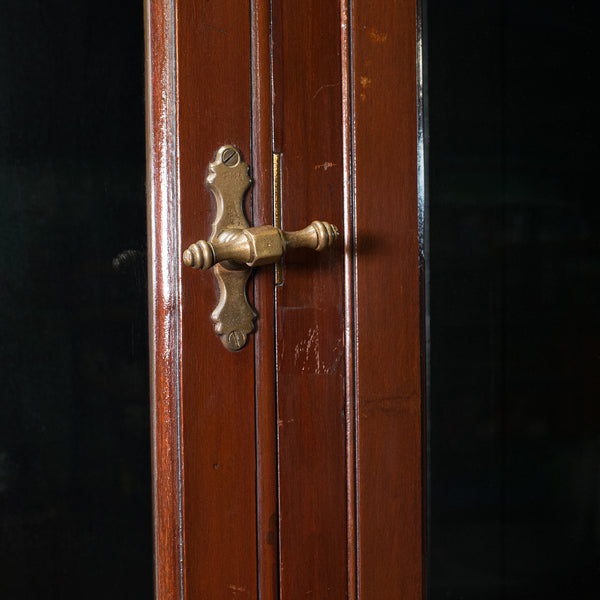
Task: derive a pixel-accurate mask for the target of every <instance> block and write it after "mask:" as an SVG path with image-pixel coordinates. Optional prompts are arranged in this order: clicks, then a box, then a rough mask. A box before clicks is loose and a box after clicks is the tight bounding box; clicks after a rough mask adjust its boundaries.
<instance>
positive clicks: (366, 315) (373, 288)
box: [352, 0, 423, 600]
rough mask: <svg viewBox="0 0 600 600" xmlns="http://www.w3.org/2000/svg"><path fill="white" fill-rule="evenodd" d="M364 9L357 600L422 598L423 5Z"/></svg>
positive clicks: (359, 24) (355, 29) (356, 24)
mask: <svg viewBox="0 0 600 600" xmlns="http://www.w3.org/2000/svg"><path fill="white" fill-rule="evenodd" d="M389 8H390V7H389V3H387V2H383V1H382V0H380V1H377V2H373V1H369V2H367V1H365V0H355V1H354V2H353V23H352V36H353V46H352V49H353V54H352V55H353V64H352V79H353V82H354V86H353V87H354V89H353V91H352V92H353V96H352V102H353V106H354V115H353V124H354V174H353V178H354V189H355V235H356V248H355V249H356V252H355V259H354V260H355V273H356V281H355V293H356V345H355V352H356V355H355V358H356V391H357V400H356V414H357V432H356V438H357V447H356V462H357V488H358V489H357V492H358V493H357V514H358V522H357V526H358V555H357V560H358V597H359V598H361V600H379V599H381V598H402V599H404V600H408V599H416V598H421V597H422V579H423V569H422V555H423V543H422V532H423V523H422V521H423V513H422V498H423V496H422V494H423V489H422V475H421V474H422V468H423V449H422V448H423V445H422V411H423V404H422V391H421V368H422V366H421V355H420V348H421V344H420V341H421V332H420V303H419V298H420V278H419V268H420V265H419V259H420V253H421V251H422V248H421V246H420V239H419V232H420V226H421V224H422V221H421V219H422V214H421V213H420V208H419V194H418V153H417V152H418V131H417V122H418V121H417V117H418V115H417V106H418V94H417V70H416V67H417V56H416V52H417V38H416V25H417V15H416V10H415V8H416V6H415V2H414V1H412V0H398V1H397V2H395V3H394V9H393V10H390V9H389Z"/></svg>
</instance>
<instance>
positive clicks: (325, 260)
mask: <svg viewBox="0 0 600 600" xmlns="http://www.w3.org/2000/svg"><path fill="white" fill-rule="evenodd" d="M272 27H273V62H274V73H273V81H274V99H275V101H274V114H275V119H274V126H275V137H274V144H275V151H276V152H280V153H281V160H282V190H283V193H282V224H283V228H284V229H286V230H294V229H298V228H300V227H303V226H304V225H305V224H306V223H309V222H310V221H312V220H313V219H323V220H326V221H328V222H330V223H334V224H338V225H341V224H342V223H343V190H342V187H343V178H342V164H343V158H342V132H341V123H342V115H341V106H342V102H341V96H342V77H341V63H340V10H339V6H338V5H337V4H336V3H331V2H319V1H311V2H304V3H299V2H294V1H289V0H283V1H280V2H276V3H274V4H273V25H272ZM343 264H344V262H343V245H342V244H336V245H335V246H334V247H332V248H331V249H330V250H329V251H327V252H324V253H320V254H316V255H315V254H311V253H309V252H307V251H301V250H298V251H296V252H295V253H291V252H290V253H289V254H288V255H286V257H285V260H284V269H283V285H282V286H281V287H279V288H277V361H278V363H277V382H278V387H277V407H278V415H277V418H278V432H279V433H278V450H279V455H278V456H279V474H280V479H279V508H280V516H279V518H280V558H281V565H280V586H281V597H282V598H286V599H288V600H292V599H300V598H302V599H305V598H310V597H314V598H323V599H326V598H331V599H334V598H345V597H346V594H347V587H348V586H347V566H346V565H347V563H346V559H347V553H348V552H347V539H346V535H347V534H346V450H345V448H346V431H345V427H346V419H345V394H344V382H345V362H344V357H345V355H344V339H343V338H344V269H343Z"/></svg>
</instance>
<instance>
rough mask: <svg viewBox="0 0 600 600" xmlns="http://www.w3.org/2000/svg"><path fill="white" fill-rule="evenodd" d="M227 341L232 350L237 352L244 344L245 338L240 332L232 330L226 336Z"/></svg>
mask: <svg viewBox="0 0 600 600" xmlns="http://www.w3.org/2000/svg"><path fill="white" fill-rule="evenodd" d="M227 341H228V342H229V345H230V346H231V347H232V348H234V349H235V350H239V349H240V348H241V347H242V346H243V345H244V344H245V343H246V336H245V335H244V334H243V333H242V332H241V331H237V330H236V329H234V330H233V331H232V332H231V333H230V334H229V335H228V336H227Z"/></svg>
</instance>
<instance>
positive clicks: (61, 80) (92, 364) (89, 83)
mask: <svg viewBox="0 0 600 600" xmlns="http://www.w3.org/2000/svg"><path fill="white" fill-rule="evenodd" d="M143 70H144V63H143V13H142V2H141V1H140V2H120V1H117V0H106V1H104V2H101V3H98V2H69V1H65V0H62V1H59V2H30V1H26V2H25V1H10V0H0V278H1V279H0V282H1V283H0V315H1V318H0V365H2V367H1V368H2V386H1V392H0V394H1V397H2V399H1V402H0V598H7V599H9V598H21V599H32V600H33V599H36V600H38V599H40V598H56V599H61V600H63V599H68V598H85V599H90V598H98V599H102V600H106V599H107V598H140V599H141V598H151V597H152V521H151V486H150V456H149V448H150V443H149V406H148V367H147V363H148V359H147V333H146V331H147V325H146V321H147V317H146V276H145V273H146V268H145V260H146V259H145V244H146V240H145V227H146V226H145V201H144V170H145V167H144V153H145V152H144V99H143V94H144V83H143Z"/></svg>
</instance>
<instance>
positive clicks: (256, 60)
mask: <svg viewBox="0 0 600 600" xmlns="http://www.w3.org/2000/svg"><path fill="white" fill-rule="evenodd" d="M270 4H271V3H270V2H269V1H268V0H254V1H253V2H252V33H251V38H252V65H251V67H252V167H253V175H254V187H253V190H252V198H253V202H252V209H253V211H252V214H253V223H254V224H255V225H263V224H273V203H272V180H273V173H272V142H271V140H272V127H271V124H272V99H271V6H270ZM274 283H275V282H274V271H273V267H270V266H267V267H263V268H260V269H256V270H255V273H254V303H255V308H256V310H257V312H258V315H259V321H258V327H257V331H256V334H255V336H254V348H255V359H256V360H255V378H256V460H257V465H256V477H257V479H256V481H257V484H256V485H257V512H258V516H257V536H258V538H257V553H258V586H259V597H260V598H261V600H275V599H276V598H278V596H279V561H278V559H279V544H278V541H279V536H278V529H279V517H278V488H277V476H278V472H277V421H276V419H277V412H276V389H275V380H276V358H275V294H274Z"/></svg>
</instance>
